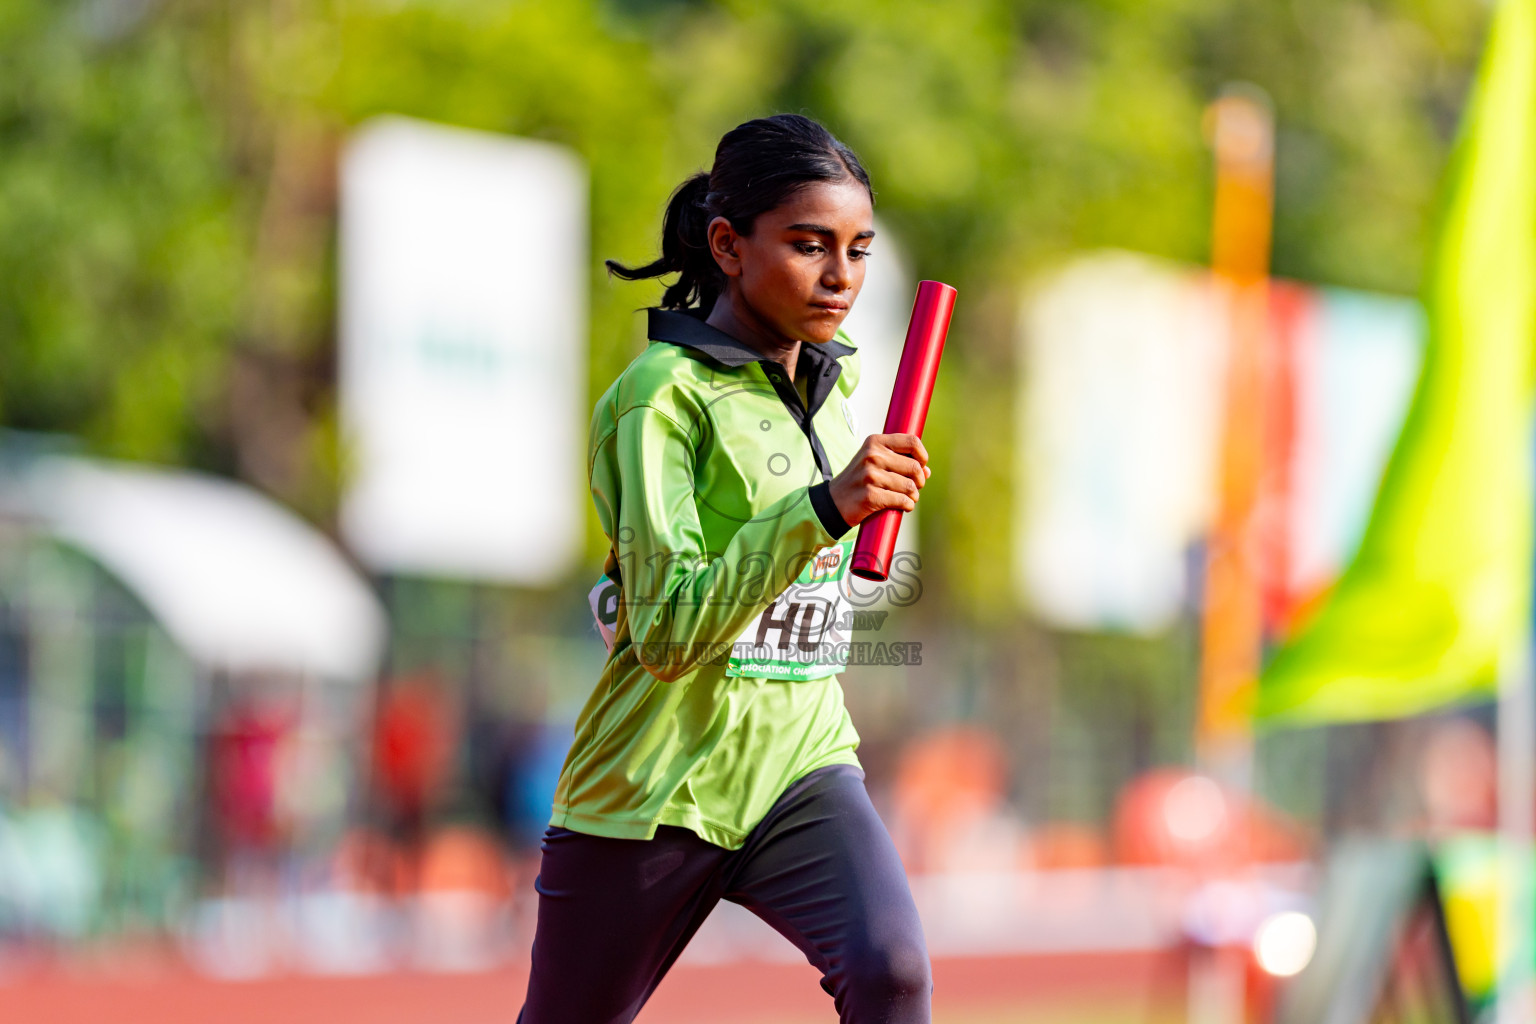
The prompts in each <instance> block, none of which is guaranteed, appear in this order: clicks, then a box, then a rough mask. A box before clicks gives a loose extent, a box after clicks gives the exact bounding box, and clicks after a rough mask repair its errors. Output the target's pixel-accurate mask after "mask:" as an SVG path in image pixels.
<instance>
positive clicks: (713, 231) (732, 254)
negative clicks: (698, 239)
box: [705, 217, 741, 277]
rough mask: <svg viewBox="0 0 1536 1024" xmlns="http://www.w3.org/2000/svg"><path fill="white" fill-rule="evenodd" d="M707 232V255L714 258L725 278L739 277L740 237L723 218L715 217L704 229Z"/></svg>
mask: <svg viewBox="0 0 1536 1024" xmlns="http://www.w3.org/2000/svg"><path fill="white" fill-rule="evenodd" d="M705 230H707V231H708V232H709V254H710V255H711V256H713V257H714V258H715V262H716V263H717V264H719V266H720V270H721V272H722V273H724V274H725V276H726V277H740V276H741V254H740V252H739V251H738V245H739V244H740V241H741V236H740V235H739V234H737V233H736V229H735V228H733V227H731V222H730V221H728V220H726V219H725V218H724V217H716V218H715V219H714V220H712V221H710V222H709V227H708V228H706V229H705Z"/></svg>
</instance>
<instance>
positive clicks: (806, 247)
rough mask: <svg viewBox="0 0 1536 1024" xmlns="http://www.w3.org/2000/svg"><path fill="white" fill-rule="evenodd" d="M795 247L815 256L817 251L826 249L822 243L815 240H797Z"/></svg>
mask: <svg viewBox="0 0 1536 1024" xmlns="http://www.w3.org/2000/svg"><path fill="white" fill-rule="evenodd" d="M795 248H796V249H799V250H800V251H801V252H803V253H805V254H806V255H807V256H815V255H816V254H817V253H819V252H823V251H825V250H823V249H822V247H821V246H820V245H817V244H816V243H815V242H796V243H795Z"/></svg>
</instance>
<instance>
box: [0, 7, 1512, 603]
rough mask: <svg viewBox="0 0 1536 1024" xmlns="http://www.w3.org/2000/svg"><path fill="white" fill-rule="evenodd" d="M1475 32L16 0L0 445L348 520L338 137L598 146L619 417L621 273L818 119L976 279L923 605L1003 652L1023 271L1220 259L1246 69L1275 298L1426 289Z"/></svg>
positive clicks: (1408, 18) (935, 250) (1406, 16)
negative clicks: (791, 118)
mask: <svg viewBox="0 0 1536 1024" xmlns="http://www.w3.org/2000/svg"><path fill="white" fill-rule="evenodd" d="M1484 18H1485V12H1484V11H1482V10H1481V9H1480V8H1479V7H1478V6H1477V5H1467V4H1461V3H1454V2H1452V0H1369V2H1367V0H1345V2H1340V0H1292V2H1288V3H1283V4H1251V3H1241V2H1239V0H1138V2H1128V0H968V2H964V3H952V4H946V5H942V6H941V5H935V4H931V3H926V2H923V0H890V2H886V3H873V2H850V3H844V4H835V5H828V4H822V3H816V2H812V0H780V2H767V0H718V2H713V3H710V2H703V0H512V2H507V0H437V2H426V0H397V2H389V3H385V2H381V0H317V2H311V3H299V2H297V0H230V2H227V3H222V4H209V3H205V2H198V0H159V2H158V3H155V2H150V0H140V2H137V3H131V4H130V3H106V2H99V0H89V2H87V0H76V2H68V3H63V2H58V0H12V2H11V3H9V4H6V5H4V7H3V9H0V51H3V52H4V53H5V54H6V59H5V61H3V62H0V423H4V424H6V425H10V426H17V427H23V428H32V429H47V430H63V431H69V432H73V433H77V434H80V435H82V436H84V437H85V438H86V439H87V440H88V441H89V443H90V444H91V445H93V446H94V447H95V448H96V449H98V450H100V451H102V452H106V453H111V454H117V455H124V456H130V457H137V458H147V459H159V460H167V461H178V462H187V463H192V464H197V465H202V466H205V467H211V468H214V469H219V470H223V471H227V472H231V473H235V474H237V475H240V476H242V477H244V478H246V479H248V480H251V481H253V482H255V483H257V484H258V485H260V486H262V487H263V488H265V489H267V490H269V491H272V492H274V493H276V494H278V495H279V496H281V497H283V498H284V499H285V500H287V501H288V502H290V503H292V504H294V505H296V506H298V507H300V508H301V509H303V510H304V511H305V512H306V513H308V514H309V515H311V516H312V517H314V518H316V519H319V520H321V521H328V520H329V518H330V517H331V515H332V513H333V511H334V505H335V498H336V494H337V489H338V482H339V481H338V475H339V473H340V472H341V471H342V470H341V466H342V464H343V459H342V454H341V451H340V448H341V445H340V440H339V438H338V437H337V436H336V430H335V416H334V395H333V388H332V380H333V373H332V357H331V349H332V344H331V340H332V308H333V305H334V302H333V290H334V272H333V268H332V263H333V241H332V240H333V237H334V235H333V231H334V211H335V195H334V180H335V159H336V155H337V153H338V151H339V149H340V146H341V144H342V142H343V139H344V137H345V133H346V130H347V128H348V126H350V125H352V124H355V123H357V122H358V121H360V120H362V119H364V118H366V117H368V116H371V115H373V114H377V113H384V112H398V113H404V114H408V115H414V116H418V117H424V118H430V119H434V120H439V121H445V122H451V123H456V124H462V125H467V126H471V127H476V128H482V129H489V130H494V131H504V132H510V133H515V134H520V135H529V136H536V137H542V138H548V139H553V140H557V141H561V142H564V143H567V144H569V145H571V146H573V147H575V148H576V149H577V150H578V151H579V152H580V153H581V154H582V155H583V157H584V158H585V159H586V160H587V161H588V162H589V163H590V166H591V170H592V189H593V210H592V225H593V228H592V230H593V255H594V257H596V258H595V259H594V261H593V263H594V266H593V283H594V288H593V292H592V295H593V309H592V346H593V349H592V360H591V379H590V390H591V393H592V394H593V395H594V396H595V395H596V394H597V393H598V392H599V391H600V390H601V389H602V388H603V387H604V386H605V385H606V384H607V382H608V381H609V380H611V379H612V377H613V376H614V375H615V374H616V373H617V372H618V370H619V369H620V368H621V367H622V366H623V365H624V364H625V363H626V362H627V361H628V359H629V358H630V357H631V356H632V355H633V354H634V353H635V352H636V351H638V349H639V347H640V346H641V344H642V343H643V338H642V336H641V324H640V322H639V318H636V317H633V316H632V315H631V311H632V310H634V309H635V308H637V307H640V306H643V305H646V304H648V303H649V302H650V301H652V299H653V296H654V289H653V288H652V287H651V286H649V285H645V284H626V283H620V282H611V283H610V282H605V281H604V280H602V277H601V274H600V263H599V262H598V259H597V258H601V257H605V256H614V257H619V258H623V259H628V260H635V259H641V258H644V257H646V256H647V255H648V254H649V253H650V252H651V251H652V250H653V248H654V247H655V244H656V234H657V230H658V226H659V213H660V210H661V208H662V205H663V203H664V201H665V198H666V196H667V193H668V192H669V190H670V189H671V188H672V187H673V186H674V185H675V184H676V183H677V182H678V181H679V180H681V178H682V177H683V175H684V174H686V173H688V172H690V171H692V170H694V169H696V168H698V167H703V166H707V165H708V163H709V161H710V158H711V155H712V149H713V144H714V141H715V140H716V139H717V138H718V137H719V135H720V133H721V132H723V131H724V130H726V129H727V128H729V127H731V126H732V125H733V124H735V123H737V122H739V121H740V120H742V119H744V118H747V117H750V116H754V115H757V114H761V113H765V112H769V111H773V110H781V109H793V110H804V111H806V112H807V113H810V114H812V115H815V116H818V117H820V118H823V119H824V120H826V121H827V122H828V123H829V124H830V126H831V127H832V128H833V129H834V131H837V132H838V133H840V134H841V135H843V136H844V137H845V138H846V139H847V140H848V141H849V142H850V143H851V144H852V145H853V146H854V147H855V148H856V149H857V150H858V151H859V152H860V153H861V154H862V155H863V156H864V158H865V159H866V161H867V163H868V164H869V166H870V169H871V172H872V174H873V177H874V181H875V185H876V188H877V190H878V192H879V196H878V202H879V211H880V214H881V216H882V218H883V219H884V220H885V221H886V223H888V224H890V225H891V227H892V228H893V230H894V231H895V232H897V233H898V234H899V235H900V236H901V239H902V242H903V247H904V248H905V249H906V250H907V251H908V252H909V253H910V254H911V257H912V259H913V261H914V263H915V268H914V269H915V270H916V271H917V272H918V273H919V274H920V275H923V276H933V277H939V278H942V279H944V280H947V281H950V282H952V283H954V284H956V285H957V286H958V287H959V288H960V289H961V294H962V297H963V298H962V301H961V304H960V309H959V313H958V318H957V322H956V328H955V335H954V336H955V339H956V342H957V344H955V345H954V346H953V348H952V351H951V354H950V357H949V359H948V361H947V365H946V370H945V375H946V380H947V381H948V384H947V386H946V387H945V388H943V389H942V390H941V393H940V395H939V396H938V398H937V400H936V402H935V406H934V410H933V415H932V417H931V418H930V427H929V434H930V436H931V439H932V440H931V444H930V447H931V448H932V449H933V450H934V452H935V464H936V465H937V466H938V467H939V471H938V472H937V473H936V474H935V478H934V485H933V488H932V490H931V491H930V492H929V495H928V498H929V500H928V503H927V504H926V505H925V509H926V510H927V518H926V524H927V525H926V526H925V535H924V536H925V547H926V548H927V550H928V551H929V552H931V554H932V555H933V557H932V558H930V560H929V563H928V570H929V571H928V573H927V574H926V582H927V587H928V588H929V590H928V592H929V594H930V595H931V603H932V605H933V607H935V609H937V608H944V609H949V610H951V613H952V614H953V615H955V616H957V617H961V618H965V619H967V620H970V621H974V622H977V623H980V624H983V625H988V624H989V625H991V626H994V627H997V628H1002V627H1006V626H1007V625H1008V624H1009V623H1010V622H1012V621H1013V620H1014V617H1015V614H1016V613H1015V612H1014V610H1013V606H1012V599H1011V596H1010V594H1011V591H1010V587H1009V585H1008V579H1007V572H1008V560H1007V559H1005V558H1002V557H1000V556H999V554H998V545H999V544H1000V543H1001V541H1000V539H999V536H998V526H997V524H998V523H999V522H1003V521H1006V516H1005V515H1004V514H1003V513H1004V510H1003V509H1000V508H999V504H1000V503H1002V502H1006V501H1007V497H1006V496H1007V495H1008V494H1009V493H1010V491H1011V481H1010V480H1009V479H1008V475H1007V467H1009V466H1011V465H1012V464H1013V460H1012V459H1011V458H1010V457H1008V447H1009V445H1010V443H1011V442H1010V435H1011V429H1012V428H1011V423H1012V415H1011V412H1012V403H1013V395H1014V383H1013V380H1014V370H1015V365H1014V345H1013V333H1014V323H1015V318H1016V312H1017V292H1018V288H1019V285H1020V282H1021V280H1023V278H1024V277H1025V276H1026V275H1027V274H1028V273H1029V272H1030V271H1031V270H1032V269H1034V268H1036V267H1038V266H1040V265H1042V264H1044V263H1047V262H1049V261H1051V260H1054V259H1056V258H1059V257H1060V256H1061V255H1063V254H1065V253H1068V252H1071V251H1073V250H1077V249H1081V248H1085V247H1092V246H1106V245H1113V246H1122V247H1128V248H1134V249H1140V250H1143V251H1148V252H1153V253H1158V254H1162V255H1167V256H1172V257H1177V258H1182V259H1189V260H1199V259H1202V258H1204V255H1205V253H1206V249H1207V234H1208V225H1207V219H1208V208H1209V200H1208V194H1209V191H1210V186H1209V173H1208V170H1207V166H1208V164H1209V157H1208V154H1207V151H1206V148H1205V143H1204V140H1203V137H1202V128H1201V120H1202V113H1203V109H1204V106H1205V104H1206V102H1207V100H1208V99H1209V98H1210V96H1211V95H1213V93H1214V91H1215V89H1216V88H1217V86H1219V85H1220V84H1221V83H1222V82H1225V81H1229V80H1232V79H1246V80H1249V81H1252V82H1254V83H1256V84H1258V85H1260V86H1262V87H1263V88H1264V89H1266V90H1267V91H1268V92H1269V93H1270V95H1271V96H1272V97H1273V98H1274V100H1275V105H1276V109H1277V119H1278V122H1279V124H1280V126H1281V137H1280V145H1279V160H1280V165H1279V180H1278V189H1279V200H1278V209H1277V222H1276V235H1275V237H1276V243H1275V244H1276V253H1275V268H1276V271H1277V272H1278V273H1281V274H1285V275H1289V276H1294V277H1299V278H1304V279H1310V280H1319V281H1324V282H1328V283H1337V284H1345V285H1354V286H1361V287H1371V288H1381V289H1390V290H1395V291H1411V290H1413V288H1414V287H1415V285H1416V283H1417V280H1418V275H1419V270H1420V264H1421V260H1422V254H1423V248H1424V227H1425V218H1426V213H1427V211H1428V209H1429V207H1430V203H1431V198H1432V192H1433V188H1434V183H1435V181H1436V180H1437V177H1438V175H1439V172H1440V167H1441V163H1442V160H1443V157H1444V154H1445V152H1446V149H1447V145H1448V141H1449V136H1450V132H1451V130H1452V127H1453V124H1454V115H1455V112H1456V110H1457V109H1458V108H1459V103H1460V97H1461V93H1462V90H1463V88H1464V83H1465V80H1466V78H1467V75H1468V73H1469V68H1470V65H1471V62H1472V60H1473V57H1474V56H1475V52H1476V49H1477V43H1478V38H1479V35H1480V32H1481V29H1482V24H1483V21H1484ZM529 244H530V245H537V244H538V240H537V239H530V240H529ZM876 258H878V255H877V256H876ZM596 540H597V538H596V531H595V526H594V527H593V541H594V550H595V549H596Z"/></svg>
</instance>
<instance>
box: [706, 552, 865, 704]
mask: <svg viewBox="0 0 1536 1024" xmlns="http://www.w3.org/2000/svg"><path fill="white" fill-rule="evenodd" d="M852 560H853V540H852V539H851V538H850V539H849V540H845V541H843V542H841V543H839V544H832V545H830V546H828V547H824V548H822V549H821V550H820V551H818V552H816V554H815V556H814V557H813V558H812V559H811V560H810V561H809V562H807V563H806V565H805V568H804V569H802V570H801V571H800V575H799V576H798V577H797V578H796V579H795V582H793V583H791V584H790V585H789V586H788V587H787V588H786V589H785V591H784V593H782V594H780V595H779V596H778V597H776V598H774V600H773V603H772V604H770V605H769V606H768V607H767V608H765V609H763V612H762V614H761V615H759V616H758V617H757V618H756V619H754V620H753V622H752V625H750V626H748V627H747V629H746V631H745V632H743V633H742V634H741V636H739V637H737V638H736V642H735V643H734V644H732V645H731V656H730V660H729V661H728V662H727V663H726V667H725V674H726V675H728V676H753V677H759V678H763V679H783V680H805V679H822V678H825V677H826V676H831V675H836V674H837V673H839V672H841V671H842V670H843V669H844V668H846V667H847V666H848V633H849V630H848V625H847V621H846V620H847V619H848V617H849V609H850V607H851V605H850V604H849V601H848V564H849V562H851V561H852Z"/></svg>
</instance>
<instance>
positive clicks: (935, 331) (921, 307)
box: [849, 281, 955, 583]
mask: <svg viewBox="0 0 1536 1024" xmlns="http://www.w3.org/2000/svg"><path fill="white" fill-rule="evenodd" d="M954 311H955V290H954V289H953V288H951V287H950V286H949V285H947V284H944V283H943V282H941V281H922V282H919V284H918V286H917V301H915V302H914V303H912V319H911V321H910V322H908V324H907V341H906V344H905V345H903V346H902V348H901V365H900V366H898V367H897V368H896V386H895V387H894V388H892V389H891V407H890V409H889V410H888V411H887V412H886V414H885V431H884V432H885V433H887V434H917V435H918V436H922V433H923V423H924V421H926V420H927V419H928V402H929V400H930V399H932V398H933V382H934V380H935V379H937V378H938V376H939V357H940V356H942V355H943V354H944V338H945V337H946V336H947V335H948V334H949V318H950V315H951V314H953V313H954ZM901 516H902V513H901V512H900V511H898V510H897V509H894V508H888V509H885V510H883V511H880V512H876V513H875V514H874V515H872V516H869V517H868V518H867V519H865V520H864V521H863V522H862V523H860V524H859V540H858V543H857V544H855V545H854V547H853V564H852V565H851V566H849V571H850V572H852V573H853V574H854V575H855V576H858V577H860V578H862V579H866V580H874V581H875V582H876V583H883V582H885V580H886V579H887V578H888V577H889V576H890V575H891V556H892V555H894V554H895V553H896V534H897V533H898V532H899V531H900V530H901Z"/></svg>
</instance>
